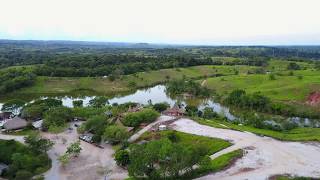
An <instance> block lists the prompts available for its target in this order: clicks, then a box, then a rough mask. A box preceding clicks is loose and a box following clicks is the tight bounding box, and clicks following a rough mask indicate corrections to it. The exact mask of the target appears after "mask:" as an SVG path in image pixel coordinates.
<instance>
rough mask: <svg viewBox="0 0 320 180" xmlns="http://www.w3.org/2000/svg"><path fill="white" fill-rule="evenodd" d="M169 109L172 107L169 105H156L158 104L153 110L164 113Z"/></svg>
mask: <svg viewBox="0 0 320 180" xmlns="http://www.w3.org/2000/svg"><path fill="white" fill-rule="evenodd" d="M169 107H170V105H169V104H168V103H156V104H154V105H153V109H154V110H156V111H158V112H162V111H164V110H166V109H167V108H169Z"/></svg>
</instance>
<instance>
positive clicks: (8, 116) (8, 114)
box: [0, 112, 12, 121]
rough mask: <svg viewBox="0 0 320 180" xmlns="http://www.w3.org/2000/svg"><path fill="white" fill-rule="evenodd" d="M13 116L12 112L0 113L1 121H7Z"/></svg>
mask: <svg viewBox="0 0 320 180" xmlns="http://www.w3.org/2000/svg"><path fill="white" fill-rule="evenodd" d="M11 115H12V113H11V112H1V113H0V121H1V120H5V119H9V118H10V116H11Z"/></svg>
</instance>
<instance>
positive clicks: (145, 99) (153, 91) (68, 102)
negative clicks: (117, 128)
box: [0, 85, 236, 120]
mask: <svg viewBox="0 0 320 180" xmlns="http://www.w3.org/2000/svg"><path fill="white" fill-rule="evenodd" d="M44 98H47V97H41V98H40V99H44ZM54 98H56V99H60V100H61V101H62V103H63V105H64V106H66V107H73V104H72V102H73V101H74V100H82V101H83V105H84V106H88V104H89V101H90V100H91V99H93V98H95V96H84V97H76V98H75V97H69V96H65V97H54ZM127 102H135V103H140V104H148V103H149V102H151V103H153V104H155V103H161V102H166V103H168V104H170V106H171V107H172V106H174V105H175V104H176V103H179V104H182V105H184V106H185V105H187V104H192V105H196V106H198V107H199V109H201V110H202V109H204V108H205V107H211V108H213V110H214V111H215V112H217V113H219V114H222V115H224V116H226V117H227V118H228V119H229V120H234V119H236V118H235V117H234V116H233V115H232V114H231V113H230V111H229V108H227V107H224V106H221V104H219V103H216V102H214V101H213V100H212V99H209V100H208V99H206V100H205V99H198V98H195V99H185V98H182V97H170V96H168V95H167V93H166V87H165V86H164V85H157V86H154V87H152V88H148V89H142V90H137V91H136V92H135V93H132V94H130V95H125V96H121V95H119V96H116V97H113V98H111V99H109V103H110V104H113V103H118V104H123V103H127ZM1 107H2V104H1V103H0V109H1Z"/></svg>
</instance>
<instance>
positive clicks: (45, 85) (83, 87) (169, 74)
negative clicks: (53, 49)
mask: <svg viewBox="0 0 320 180" xmlns="http://www.w3.org/2000/svg"><path fill="white" fill-rule="evenodd" d="M254 68H256V67H253V66H242V65H241V66H240V65H239V66H214V65H203V66H192V67H187V68H172V69H161V70H156V71H147V72H139V73H135V74H132V75H123V76H121V77H120V78H118V79H115V80H114V81H111V80H110V79H109V78H107V77H105V78H104V77H44V76H40V77H37V80H36V82H35V84H34V85H33V86H31V87H27V88H23V89H19V90H17V91H15V92H13V93H9V94H6V96H5V97H4V96H2V97H0V99H3V100H5V99H12V98H19V99H23V98H26V97H33V98H35V97H40V96H64V95H70V96H84V95H107V96H112V95H115V94H119V93H128V92H132V91H134V90H136V89H139V88H145V87H150V86H154V85H156V84H161V83H164V82H165V81H168V80H173V79H182V78H183V77H186V78H191V79H199V78H204V77H212V76H221V75H224V76H225V75H231V74H234V70H235V69H236V70H237V71H239V72H240V73H247V71H248V70H249V69H254Z"/></svg>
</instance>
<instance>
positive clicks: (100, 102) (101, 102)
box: [89, 96, 109, 108]
mask: <svg viewBox="0 0 320 180" xmlns="http://www.w3.org/2000/svg"><path fill="white" fill-rule="evenodd" d="M107 103H109V102H108V98H107V97H104V96H99V97H95V98H94V99H91V100H90V101H89V105H90V106H92V107H95V108H101V107H103V106H105V105H106V104H107Z"/></svg>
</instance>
